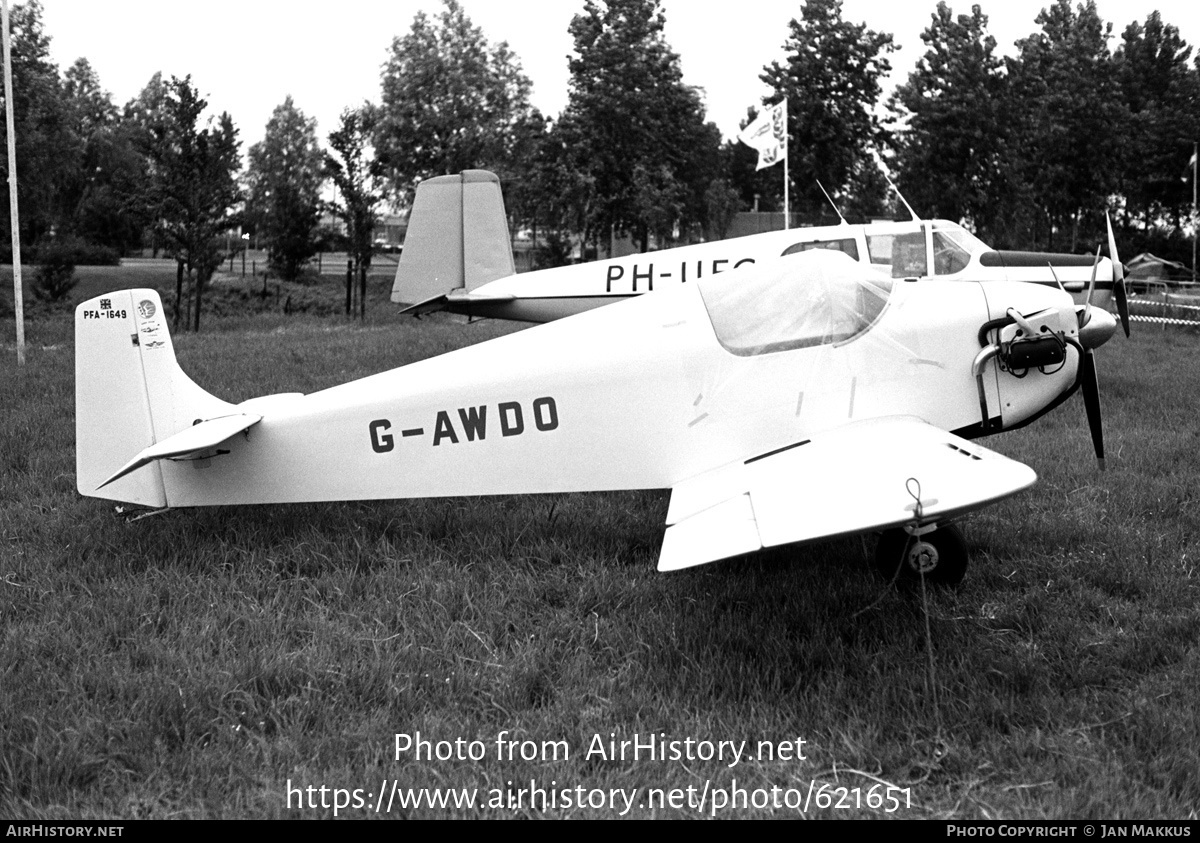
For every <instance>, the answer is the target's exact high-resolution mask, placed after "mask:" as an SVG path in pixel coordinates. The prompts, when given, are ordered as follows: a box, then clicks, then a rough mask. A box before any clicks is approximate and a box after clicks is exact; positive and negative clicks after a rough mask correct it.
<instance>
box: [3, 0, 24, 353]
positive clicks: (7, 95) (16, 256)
mask: <svg viewBox="0 0 1200 843" xmlns="http://www.w3.org/2000/svg"><path fill="white" fill-rule="evenodd" d="M2 2H3V13H4V20H3V27H4V111H5V116H6V118H7V120H8V207H9V215H10V216H11V218H12V252H13V254H12V261H13V310H14V316H15V317H16V322H17V365H18V366H24V365H25V301H24V298H23V296H22V287H21V235H20V234H19V233H18V232H19V228H18V222H17V146H16V144H17V140H16V131H15V129H14V127H13V94H12V40H11V39H10V38H9V33H8V22H9V21H8V0H2Z"/></svg>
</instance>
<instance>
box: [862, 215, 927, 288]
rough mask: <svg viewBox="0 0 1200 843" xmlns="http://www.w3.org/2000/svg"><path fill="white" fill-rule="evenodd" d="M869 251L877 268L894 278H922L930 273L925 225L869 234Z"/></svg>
mask: <svg viewBox="0 0 1200 843" xmlns="http://www.w3.org/2000/svg"><path fill="white" fill-rule="evenodd" d="M867 252H868V253H869V254H870V255H871V263H872V264H873V265H874V266H875V268H876V269H881V270H883V271H885V272H888V273H889V274H890V275H891V276H892V277H893V278H920V277H921V276H923V275H928V274H929V269H928V263H927V262H926V260H925V232H924V230H923V227H922V228H918V229H917V230H916V231H900V232H896V233H893V234H868V235H867Z"/></svg>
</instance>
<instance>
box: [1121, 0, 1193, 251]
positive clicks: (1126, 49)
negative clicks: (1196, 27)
mask: <svg viewBox="0 0 1200 843" xmlns="http://www.w3.org/2000/svg"><path fill="white" fill-rule="evenodd" d="M1191 55H1192V48H1191V47H1189V46H1188V45H1187V43H1186V42H1185V41H1184V40H1183V39H1182V38H1180V36H1179V30H1178V29H1177V28H1176V27H1174V26H1171V25H1169V24H1164V23H1163V20H1162V17H1161V16H1160V15H1159V13H1158V12H1152V13H1151V14H1150V15H1149V17H1147V18H1146V22H1145V24H1139V23H1137V22H1134V23H1131V24H1129V26H1127V27H1126V28H1125V32H1124V35H1123V37H1122V45H1121V47H1120V48H1119V49H1118V50H1117V52H1116V55H1115V56H1114V60H1115V62H1116V73H1117V79H1118V83H1119V84H1120V87H1121V94H1122V97H1123V99H1124V102H1125V106H1126V108H1127V109H1128V110H1129V115H1130V118H1131V121H1132V123H1131V125H1136V126H1137V131H1131V132H1127V133H1124V134H1125V141H1126V146H1125V149H1124V153H1125V154H1124V164H1123V166H1122V167H1121V174H1122V180H1121V185H1120V187H1121V193H1122V194H1123V195H1124V196H1125V200H1126V204H1125V219H1126V220H1127V221H1128V220H1129V219H1131V218H1138V219H1140V222H1141V223H1142V226H1143V227H1150V226H1153V225H1155V224H1156V223H1157V222H1159V221H1160V220H1161V219H1164V218H1165V219H1168V220H1171V221H1173V222H1174V224H1175V227H1177V228H1178V227H1179V226H1180V223H1181V220H1182V218H1183V216H1184V214H1185V213H1187V212H1189V211H1190V208H1191V201H1192V191H1191V185H1190V184H1189V183H1188V182H1187V181H1181V180H1180V178H1179V176H1180V173H1181V171H1182V169H1183V162H1185V161H1187V160H1188V158H1189V156H1190V155H1191V152H1192V149H1193V146H1192V144H1193V143H1195V141H1196V139H1197V138H1200V73H1198V72H1197V70H1196V69H1195V68H1194V67H1191V66H1190V61H1189V60H1190V58H1191ZM1189 260H1190V257H1189Z"/></svg>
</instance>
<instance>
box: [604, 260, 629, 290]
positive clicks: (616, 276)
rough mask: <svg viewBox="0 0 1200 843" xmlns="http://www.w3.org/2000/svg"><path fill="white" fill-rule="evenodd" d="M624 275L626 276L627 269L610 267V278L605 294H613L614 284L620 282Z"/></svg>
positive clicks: (605, 287) (607, 280) (607, 281)
mask: <svg viewBox="0 0 1200 843" xmlns="http://www.w3.org/2000/svg"><path fill="white" fill-rule="evenodd" d="M624 274H625V267H623V266H610V267H609V268H608V278H607V279H606V284H605V286H604V292H606V293H611V292H612V282H614V281H617V280H620V278H621V276H622V275H624Z"/></svg>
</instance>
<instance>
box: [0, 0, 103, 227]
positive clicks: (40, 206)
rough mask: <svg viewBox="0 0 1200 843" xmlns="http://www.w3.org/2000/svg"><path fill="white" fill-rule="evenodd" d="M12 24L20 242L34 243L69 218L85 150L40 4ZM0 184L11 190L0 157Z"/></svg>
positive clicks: (0, 136) (1, 133)
mask: <svg viewBox="0 0 1200 843" xmlns="http://www.w3.org/2000/svg"><path fill="white" fill-rule="evenodd" d="M10 21H11V26H12V35H11V42H12V75H13V122H14V124H15V126H14V128H15V130H16V148H17V161H18V162H20V163H19V165H18V167H17V178H18V182H19V187H20V195H21V207H20V222H21V239H22V240H23V241H25V242H29V243H34V242H37V240H39V239H40V238H41V237H43V236H44V235H46V234H48V233H49V232H50V231H51V230H53V229H55V228H57V227H59V226H60V225H61V223H62V221H63V220H64V218H65V217H67V216H69V213H70V210H71V208H70V206H69V202H68V201H66V199H65V197H66V195H67V193H68V191H67V187H68V186H69V184H70V182H71V181H73V180H74V179H76V177H77V174H78V173H79V171H80V168H81V163H82V162H81V159H82V155H83V144H82V143H81V141H80V139H79V137H78V136H77V135H76V134H75V133H74V132H73V121H72V119H71V117H72V116H71V113H70V108H69V105H68V104H67V101H66V98H65V96H64V93H63V84H62V80H61V79H60V78H59V75H58V67H57V66H56V65H55V64H54V63H53V62H52V61H50V38H49V36H47V35H46V34H45V31H44V30H43V27H42V5H41V3H40V2H38V0H30V2H28V3H26V4H24V5H21V6H14V7H13V9H12V14H11V16H10ZM0 93H2V91H0ZM2 99H3V97H2V96H0V100H2ZM7 135H8V131H7V127H6V125H5V124H4V121H0V142H2V143H4V144H7V142H8V141H7ZM0 179H2V180H3V183H5V184H7V182H8V159H7V157H6V156H0ZM0 206H2V208H3V210H2V211H0V221H2V222H3V225H4V226H5V229H6V230H7V228H8V227H9V209H8V203H7V202H2V203H0Z"/></svg>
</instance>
